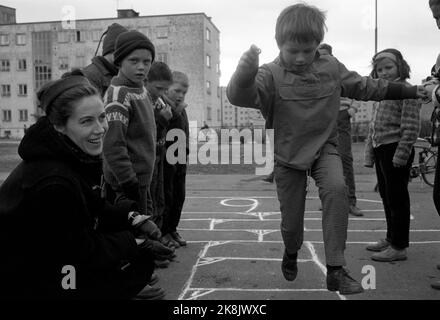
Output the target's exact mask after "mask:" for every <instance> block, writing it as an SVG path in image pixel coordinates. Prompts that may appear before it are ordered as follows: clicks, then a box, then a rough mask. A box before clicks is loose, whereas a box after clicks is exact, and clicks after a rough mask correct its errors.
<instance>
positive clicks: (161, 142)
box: [83, 24, 189, 283]
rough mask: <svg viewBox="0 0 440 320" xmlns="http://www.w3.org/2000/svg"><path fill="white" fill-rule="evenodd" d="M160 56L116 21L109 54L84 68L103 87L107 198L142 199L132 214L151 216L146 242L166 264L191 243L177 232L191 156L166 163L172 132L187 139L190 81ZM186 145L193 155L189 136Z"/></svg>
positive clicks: (105, 47)
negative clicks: (168, 137) (178, 130)
mask: <svg viewBox="0 0 440 320" xmlns="http://www.w3.org/2000/svg"><path fill="white" fill-rule="evenodd" d="M154 60H155V47H154V44H153V43H152V42H151V41H150V40H149V39H148V38H147V37H146V36H145V35H144V34H142V33H140V32H138V31H134V30H133V31H129V30H127V29H125V28H124V27H122V26H120V25H119V24H113V25H111V26H110V27H109V28H108V30H107V32H106V37H105V38H104V43H103V56H98V57H95V58H94V59H93V60H92V64H91V65H89V66H87V67H86V68H84V72H83V73H84V74H85V75H86V76H87V77H88V79H89V81H90V82H91V83H92V84H94V85H95V86H96V87H97V88H98V89H100V92H101V94H103V100H104V105H105V112H106V118H107V122H108V131H107V133H106V135H105V139H104V147H103V172H104V180H105V185H104V190H105V196H106V198H107V200H110V201H111V202H113V203H114V204H118V203H123V202H124V201H125V200H127V199H128V200H133V201H136V202H137V204H138V208H137V210H136V211H134V212H133V219H136V216H137V215H141V216H144V217H148V223H146V224H145V227H144V231H145V232H144V233H142V234H141V235H139V237H142V239H139V243H140V244H141V245H142V246H143V247H145V248H148V249H149V250H150V251H151V252H152V254H153V257H154V262H155V265H156V267H167V266H168V265H169V264H170V262H171V261H172V260H173V259H174V258H175V257H176V254H175V249H176V248H179V247H181V246H186V244H187V243H186V241H185V239H183V237H182V236H181V235H180V234H179V233H178V232H177V226H178V224H179V220H180V215H181V211H182V207H183V203H184V201H185V176H186V162H184V163H176V164H170V163H168V162H167V161H166V152H167V146H168V145H169V144H167V141H166V135H167V132H168V130H170V129H180V130H182V131H183V132H185V134H186V138H187V139H188V133H189V132H188V127H189V125H188V117H187V115H186V111H185V108H186V106H187V105H186V104H185V95H186V93H187V91H188V88H189V80H188V77H187V76H186V74H184V73H182V72H180V71H173V72H172V71H171V70H170V68H169V67H168V65H167V64H165V63H163V62H158V61H154ZM178 142H179V143H185V142H184V141H178ZM173 143H174V141H173ZM185 149H186V150H187V153H186V155H185V156H187V155H188V153H189V148H188V144H187V142H186V145H185ZM152 282H153V283H154V282H155V281H154V279H152Z"/></svg>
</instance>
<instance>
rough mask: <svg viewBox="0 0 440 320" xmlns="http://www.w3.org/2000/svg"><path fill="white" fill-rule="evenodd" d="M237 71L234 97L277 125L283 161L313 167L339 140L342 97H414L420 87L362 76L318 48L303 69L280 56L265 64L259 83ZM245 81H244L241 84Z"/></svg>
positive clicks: (279, 154)
mask: <svg viewBox="0 0 440 320" xmlns="http://www.w3.org/2000/svg"><path fill="white" fill-rule="evenodd" d="M237 72H239V70H238V71H236V73H235V74H234V76H233V77H232V79H231V81H230V83H229V85H228V88H227V96H228V98H229V101H230V102H231V103H232V104H234V105H237V106H240V107H246V108H254V109H259V110H260V111H261V112H262V114H263V116H264V117H265V119H266V121H267V122H268V124H267V125H266V127H268V128H273V129H274V158H275V160H276V161H277V162H279V163H281V164H282V165H285V166H288V167H291V168H294V169H298V170H308V169H310V168H311V166H312V164H313V162H314V161H315V160H316V159H317V158H318V157H319V155H320V150H321V148H322V147H323V146H324V144H325V143H327V142H329V143H333V144H335V145H336V144H337V139H336V138H337V136H336V134H337V132H336V121H337V116H338V112H339V107H340V98H341V96H343V97H348V98H352V99H356V100H376V101H377V100H383V99H396V98H403V97H405V98H406V97H408V98H415V97H416V91H417V88H416V87H411V88H407V87H405V86H404V85H402V84H398V83H389V82H387V81H386V80H381V79H379V80H374V79H371V78H368V77H362V76H360V75H359V74H357V73H356V72H352V71H348V70H347V68H346V67H345V66H344V65H343V64H342V63H340V62H339V61H338V60H337V59H336V58H334V57H332V56H329V55H323V56H320V55H319V53H317V55H316V58H315V61H314V62H313V63H312V65H310V67H309V68H308V69H307V70H306V71H304V72H303V73H301V74H298V73H295V72H293V71H290V70H288V69H286V68H285V67H284V66H283V62H282V61H281V59H280V58H279V57H278V58H277V59H275V61H274V62H272V63H269V64H265V65H263V66H261V67H260V68H259V70H258V74H257V76H256V78H255V81H254V83H252V84H250V85H247V86H246V87H240V85H241V84H240V83H239V80H238V79H239V76H240V75H239V73H237ZM241 86H243V85H241Z"/></svg>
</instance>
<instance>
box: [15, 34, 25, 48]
mask: <svg viewBox="0 0 440 320" xmlns="http://www.w3.org/2000/svg"><path fill="white" fill-rule="evenodd" d="M15 44H16V45H17V46H24V45H25V44H26V34H25V33H17V34H16V35H15Z"/></svg>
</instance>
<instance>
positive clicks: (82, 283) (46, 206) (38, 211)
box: [0, 117, 139, 299]
mask: <svg viewBox="0 0 440 320" xmlns="http://www.w3.org/2000/svg"><path fill="white" fill-rule="evenodd" d="M18 153H19V155H20V157H21V158H22V159H23V161H22V162H21V163H20V164H19V165H18V166H17V167H16V168H15V169H14V170H13V171H12V173H11V174H10V175H9V177H8V178H7V179H6V181H5V182H4V183H3V184H2V185H1V187H0V254H1V263H0V283H1V289H2V290H0V292H1V293H0V297H1V296H2V295H5V297H6V298H33V299H38V298H43V299H44V298H103V297H113V298H114V297H116V296H117V295H118V294H122V293H121V292H122V290H120V289H121V286H122V285H123V284H122V282H121V278H120V275H119V272H120V264H121V261H124V260H129V261H130V260H132V259H136V258H138V257H139V249H138V247H137V244H136V241H135V238H134V236H133V235H132V233H131V232H130V231H129V230H128V228H129V223H128V219H127V217H128V212H129V211H130V210H132V209H134V208H135V207H134V203H133V202H129V201H127V202H126V203H125V204H123V205H121V206H119V207H114V206H111V205H109V204H108V203H106V202H105V201H104V200H103V199H102V198H101V197H100V188H99V185H100V177H101V172H102V171H101V160H100V158H99V157H92V156H89V155H87V154H85V153H84V152H83V151H82V150H81V149H79V148H78V147H77V146H76V145H75V144H74V143H73V142H72V141H71V140H70V139H69V138H67V136H65V135H62V134H60V133H58V132H57V131H56V130H55V129H54V128H53V126H52V125H51V124H50V122H49V121H48V119H47V118H46V117H42V118H41V119H39V120H38V121H37V123H36V124H35V125H33V126H32V127H30V128H29V130H28V131H27V133H26V135H25V136H24V138H23V140H22V141H21V143H20V146H19V148H18ZM100 230H106V232H101V231H100ZM69 266H70V267H69ZM71 267H73V268H74V270H75V274H74V276H75V280H76V282H75V287H76V288H75V290H65V289H64V288H63V287H62V283H63V279H64V281H67V280H66V278H65V277H66V276H67V275H68V273H69V275H70V276H72V274H71V272H68V271H67V270H70V271H71V270H72V269H71ZM65 268H67V269H65ZM69 268H70V269H69ZM70 279H72V278H70Z"/></svg>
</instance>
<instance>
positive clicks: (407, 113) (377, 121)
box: [365, 99, 421, 167]
mask: <svg viewBox="0 0 440 320" xmlns="http://www.w3.org/2000/svg"><path fill="white" fill-rule="evenodd" d="M420 108H421V103H420V102H419V101H418V100H413V99H406V100H395V101H394V100H384V101H381V102H376V103H374V106H373V118H372V120H371V122H370V125H369V130H368V137H367V141H366V147H365V166H367V167H372V166H373V165H374V153H373V148H377V147H379V146H381V145H384V144H390V143H395V142H397V143H398V146H397V149H396V152H395V154H394V157H393V163H395V164H400V165H406V164H407V162H408V159H409V156H410V154H411V149H412V146H413V144H414V143H415V142H416V140H417V137H418V135H419V131H420V115H419V113H420Z"/></svg>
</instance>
